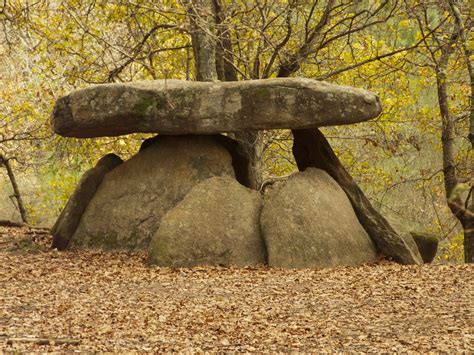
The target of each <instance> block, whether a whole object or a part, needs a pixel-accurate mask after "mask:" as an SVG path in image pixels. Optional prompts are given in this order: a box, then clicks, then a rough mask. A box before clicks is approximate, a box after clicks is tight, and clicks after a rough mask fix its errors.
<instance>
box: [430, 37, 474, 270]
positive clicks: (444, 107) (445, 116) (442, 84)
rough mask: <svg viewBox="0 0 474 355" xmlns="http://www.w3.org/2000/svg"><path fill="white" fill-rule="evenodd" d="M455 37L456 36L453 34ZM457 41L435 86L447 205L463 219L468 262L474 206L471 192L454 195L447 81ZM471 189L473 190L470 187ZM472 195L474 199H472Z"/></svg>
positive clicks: (473, 249)
mask: <svg viewBox="0 0 474 355" xmlns="http://www.w3.org/2000/svg"><path fill="white" fill-rule="evenodd" d="M452 38H453V40H455V39H456V36H453V37H452ZM452 44H454V43H449V44H448V45H446V46H445V47H443V49H442V54H441V57H440V59H439V61H438V62H437V63H436V67H435V73H436V89H437V93H438V106H439V112H440V115H441V127H442V131H441V145H442V151H443V174H444V189H445V194H446V199H447V202H448V206H449V208H450V210H451V212H452V213H453V215H454V216H455V217H456V218H457V220H458V221H459V222H460V223H461V226H462V228H463V233H464V260H465V262H466V263H473V262H474V230H473V228H474V213H473V210H474V206H473V202H472V198H473V197H472V194H470V195H469V197H468V201H466V202H465V203H463V201H462V199H461V197H460V196H453V195H454V194H453V192H454V191H455V189H456V187H457V185H458V183H459V181H458V178H457V174H456V164H455V149H454V138H455V127H454V120H453V118H452V116H451V112H450V110H449V104H448V84H447V74H446V73H447V68H448V63H449V57H450V56H451V54H452V51H453V46H452ZM471 192H472V190H471ZM469 198H470V199H471V202H469Z"/></svg>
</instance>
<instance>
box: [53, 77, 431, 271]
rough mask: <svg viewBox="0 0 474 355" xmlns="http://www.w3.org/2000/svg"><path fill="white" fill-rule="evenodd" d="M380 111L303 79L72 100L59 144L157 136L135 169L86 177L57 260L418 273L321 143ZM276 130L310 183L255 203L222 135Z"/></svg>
mask: <svg viewBox="0 0 474 355" xmlns="http://www.w3.org/2000/svg"><path fill="white" fill-rule="evenodd" d="M380 112H381V105H380V102H379V99H378V97H377V96H376V95H375V94H373V93H371V92H369V91H366V90H362V89H356V88H351V87H346V86H339V85H334V84H330V83H326V82H322V81H315V80H311V79H303V78H281V79H266V80H251V81H240V82H189V81H181V80H157V81H143V82H136V83H125V84H104V85H96V86H91V87H88V88H85V89H81V90H77V91H73V92H72V93H70V94H69V95H67V96H64V97H62V98H60V99H59V100H58V101H57V103H56V106H55V108H54V112H53V115H52V126H53V128H54V131H55V132H56V133H57V134H60V135H62V136H64V137H76V138H91V137H104V136H118V135H125V134H130V133H156V134H157V135H156V136H155V137H153V138H149V139H147V140H145V141H143V143H142V145H141V148H140V150H139V151H138V152H137V153H136V154H135V155H134V156H133V157H131V158H130V159H128V160H127V161H122V159H121V158H119V157H118V156H117V155H115V154H108V155H106V156H105V157H103V158H102V159H100V160H99V162H98V163H97V165H96V166H95V167H93V168H92V169H90V170H89V171H87V172H86V173H85V174H84V175H83V177H82V178H81V180H80V182H79V184H78V186H77V188H76V190H75V191H74V193H73V194H72V195H71V197H70V199H69V201H68V202H67V204H66V206H65V208H64V209H63V211H62V213H61V214H60V216H59V218H58V220H57V222H56V224H55V225H54V227H53V228H52V231H51V232H52V235H53V247H54V248H57V249H60V250H65V249H74V248H94V249H101V250H127V251H143V250H144V251H147V253H148V261H149V263H150V264H153V265H158V266H167V267H191V266H196V265H225V266H253V265H258V264H267V265H269V266H271V267H283V268H307V267H327V266H337V265H358V264H363V263H370V262H373V261H375V260H377V259H379V258H380V257H390V258H392V259H394V260H395V261H398V262H400V263H403V264H418V263H421V262H422V259H421V256H420V254H419V251H418V249H417V244H416V243H415V241H414V240H413V238H412V237H411V235H410V234H408V233H398V232H397V231H396V230H394V229H393V228H392V227H391V225H390V224H389V223H388V222H387V221H386V220H385V219H384V218H383V217H382V216H380V215H379V214H378V212H377V211H375V209H373V207H372V206H371V205H370V202H368V200H367V199H366V198H365V196H364V195H363V193H362V191H361V190H360V189H358V187H357V185H356V184H355V182H353V180H352V178H351V177H350V175H349V174H348V173H347V172H346V171H345V170H344V169H343V168H342V166H341V165H340V163H339V162H338V160H337V158H336V157H335V156H332V155H331V154H333V153H332V150H330V148H327V147H326V146H325V144H326V143H324V142H323V143H321V140H318V139H319V138H318V134H319V133H318V132H319V131H318V130H317V128H318V127H322V126H333V125H342V124H353V123H357V122H363V121H367V120H369V119H372V118H375V117H377V116H378V115H379V114H380ZM271 129H292V130H293V134H294V137H295V143H294V144H295V146H294V148H293V152H294V154H295V158H296V161H297V163H298V167H299V170H300V172H298V173H295V174H293V175H292V176H291V177H289V178H288V179H287V180H285V181H283V182H281V183H278V184H275V185H274V186H271V187H269V188H266V189H264V190H263V191H260V190H254V189H251V188H249V186H250V185H249V183H248V176H247V174H246V169H247V164H248V157H247V156H246V155H245V153H244V150H242V149H241V147H240V145H239V142H238V141H236V140H234V139H232V138H230V137H229V135H224V134H228V133H235V132H245V131H256V130H271ZM323 141H324V138H323ZM325 149H326V150H327V149H329V150H330V151H329V152H326V151H325ZM321 154H322V155H323V156H324V157H323V159H322V160H321V159H320V155H321ZM328 157H329V158H328ZM325 159H326V160H325ZM327 159H329V160H327ZM331 159H332V160H331ZM334 161H336V163H335V164H336V167H335V165H334V164H333V162H334ZM337 164H339V165H337Z"/></svg>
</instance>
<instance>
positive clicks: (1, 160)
mask: <svg viewBox="0 0 474 355" xmlns="http://www.w3.org/2000/svg"><path fill="white" fill-rule="evenodd" d="M2 164H3V165H4V166H5V168H6V169H7V174H8V178H9V179H10V183H11V185H12V188H13V196H15V199H16V201H17V203H18V210H19V211H20V216H21V220H22V221H23V222H24V223H26V224H28V215H27V213H26V209H25V205H24V204H23V199H22V197H21V194H20V189H19V188H18V184H17V182H16V178H15V174H14V173H13V169H12V167H11V165H10V161H9V160H8V159H6V158H5V157H4V156H3V155H0V166H1V165H2Z"/></svg>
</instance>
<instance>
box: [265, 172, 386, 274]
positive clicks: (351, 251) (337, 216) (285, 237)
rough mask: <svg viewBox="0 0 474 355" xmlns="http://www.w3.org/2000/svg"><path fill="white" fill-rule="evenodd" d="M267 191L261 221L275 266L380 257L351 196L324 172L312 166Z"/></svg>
mask: <svg viewBox="0 0 474 355" xmlns="http://www.w3.org/2000/svg"><path fill="white" fill-rule="evenodd" d="M267 194H268V196H266V197H265V202H264V207H263V209H262V214H261V219H260V220H261V228H262V233H263V237H264V240H265V243H266V245H267V250H268V264H269V265H270V266H273V267H284V268H306V267H327V266H336V265H358V264H362V263H367V262H371V261H374V260H375V259H376V258H377V251H376V248H375V246H374V244H373V242H372V241H371V240H370V238H369V236H368V234H367V233H366V232H365V230H364V228H363V227H362V226H361V225H360V223H359V221H358V219H357V216H356V215H355V213H354V210H353V209H352V206H351V203H350V202H349V200H348V198H347V196H346V194H345V193H344V191H343V190H342V189H341V188H340V187H339V185H338V184H337V183H336V182H335V181H334V180H333V179H332V178H331V177H330V176H329V175H328V174H327V173H326V172H325V171H323V170H319V169H315V168H308V169H306V170H305V171H304V172H300V173H297V174H294V175H292V176H291V177H290V178H289V179H288V180H286V181H285V182H284V183H281V184H280V185H279V186H277V187H276V188H274V189H270V190H269V191H268V193H267Z"/></svg>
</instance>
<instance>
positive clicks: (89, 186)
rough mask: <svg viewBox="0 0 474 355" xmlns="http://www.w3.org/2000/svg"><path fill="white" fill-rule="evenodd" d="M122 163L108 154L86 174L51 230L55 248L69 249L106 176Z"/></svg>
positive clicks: (114, 156)
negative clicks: (83, 215) (82, 218)
mask: <svg viewBox="0 0 474 355" xmlns="http://www.w3.org/2000/svg"><path fill="white" fill-rule="evenodd" d="M122 163H123V160H122V159H120V157H118V156H117V155H115V154H107V155H106V156H104V157H102V158H101V159H100V160H99V161H98V162H97V164H96V166H95V167H93V168H92V169H90V170H88V171H86V172H85V173H84V175H83V176H82V178H81V180H80V181H79V184H77V187H76V189H75V190H74V192H73V194H72V195H71V197H70V198H69V200H68V202H67V204H66V206H65V207H64V209H63V210H62V212H61V214H60V215H59V217H58V219H57V220H56V223H55V224H54V226H53V228H51V235H52V236H53V244H52V247H53V248H57V249H59V250H64V249H66V248H67V246H68V245H69V241H70V240H71V238H72V236H73V235H74V232H75V231H76V228H77V226H78V224H79V221H80V220H81V217H82V214H83V213H84V211H85V210H86V208H87V206H88V205H89V202H90V201H91V199H92V197H94V194H95V193H96V191H97V188H98V187H99V185H100V184H101V183H102V180H103V179H104V176H105V174H107V173H108V172H109V171H111V170H112V169H114V168H116V167H117V166H119V165H120V164H122Z"/></svg>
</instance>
